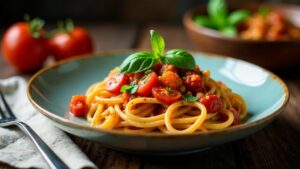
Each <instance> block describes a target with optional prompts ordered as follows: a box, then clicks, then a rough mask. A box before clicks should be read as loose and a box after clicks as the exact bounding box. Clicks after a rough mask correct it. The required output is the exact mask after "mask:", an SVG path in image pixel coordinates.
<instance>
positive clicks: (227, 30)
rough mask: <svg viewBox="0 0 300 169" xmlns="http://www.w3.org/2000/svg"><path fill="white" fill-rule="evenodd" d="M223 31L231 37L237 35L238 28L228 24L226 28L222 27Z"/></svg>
mask: <svg viewBox="0 0 300 169" xmlns="http://www.w3.org/2000/svg"><path fill="white" fill-rule="evenodd" d="M221 32H222V33H223V34H224V35H226V36H230V37H235V36H237V30H236V28H235V27H234V26H227V27H225V28H224V29H222V30H221Z"/></svg>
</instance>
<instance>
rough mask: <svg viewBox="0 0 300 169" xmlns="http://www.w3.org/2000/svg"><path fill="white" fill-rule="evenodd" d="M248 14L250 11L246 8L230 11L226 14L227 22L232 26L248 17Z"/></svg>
mask: <svg viewBox="0 0 300 169" xmlns="http://www.w3.org/2000/svg"><path fill="white" fill-rule="evenodd" d="M249 16H250V12H249V11H248V10H237V11H234V12H232V13H231V14H230V15H229V16H228V23H229V24H230V25H232V26H235V25H237V24H239V23H241V22H242V21H244V20H246V19H248V18H249Z"/></svg>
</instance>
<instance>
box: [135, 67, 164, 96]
mask: <svg viewBox="0 0 300 169" xmlns="http://www.w3.org/2000/svg"><path fill="white" fill-rule="evenodd" d="M158 83H159V81H158V77H157V75H156V73H155V72H152V73H150V74H148V75H146V77H145V78H144V79H141V80H140V81H139V82H138V86H139V88H138V90H137V93H138V94H139V95H141V96H149V95H150V94H151V90H152V88H153V87H154V86H156V85H157V84H158Z"/></svg>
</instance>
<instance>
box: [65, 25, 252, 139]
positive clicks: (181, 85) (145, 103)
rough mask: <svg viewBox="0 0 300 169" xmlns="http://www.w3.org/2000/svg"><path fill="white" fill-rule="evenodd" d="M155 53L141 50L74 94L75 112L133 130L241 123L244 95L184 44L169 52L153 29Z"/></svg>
mask: <svg viewBox="0 0 300 169" xmlns="http://www.w3.org/2000/svg"><path fill="white" fill-rule="evenodd" d="M150 35H151V45H152V49H153V52H136V53H134V54H132V55H130V56H128V57H127V58H126V59H125V60H124V61H123V63H122V64H121V65H120V66H119V67H116V68H114V69H113V70H111V71H110V72H109V74H108V76H107V77H105V78H104V79H103V80H102V81H100V82H97V83H95V84H92V85H91V86H90V87H89V88H88V89H87V91H86V93H85V94H84V95H74V96H73V97H72V99H71V102H70V111H71V113H72V114H73V115H75V116H81V117H85V118H86V119H87V120H88V121H89V122H90V125H91V126H92V127H95V128H102V129H115V130H123V131H125V132H132V133H147V132H162V133H166V134H177V133H178V134H190V133H195V132H205V131H208V130H219V129H224V128H228V127H230V126H234V125H238V124H239V123H240V121H241V120H242V119H244V118H245V117H246V116H247V108H246V104H245V102H244V100H243V98H242V97H241V96H240V95H238V94H236V93H234V92H232V90H231V89H230V88H228V87H227V86H226V85H225V84H224V83H222V82H221V81H215V80H213V79H212V78H211V77H210V71H209V70H201V69H200V67H199V66H198V65H197V64H196V63H195V60H194V58H193V56H192V55H191V54H189V53H188V52H186V51H184V50H182V49H173V50H170V51H168V52H166V53H165V52H164V47H165V44H164V40H163V38H162V37H161V36H160V35H159V34H158V33H157V32H155V31H153V30H151V31H150Z"/></svg>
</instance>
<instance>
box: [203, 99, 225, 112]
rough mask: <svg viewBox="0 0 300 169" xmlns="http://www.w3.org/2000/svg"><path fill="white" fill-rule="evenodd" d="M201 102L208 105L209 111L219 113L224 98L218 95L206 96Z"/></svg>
mask: <svg viewBox="0 0 300 169" xmlns="http://www.w3.org/2000/svg"><path fill="white" fill-rule="evenodd" d="M200 102H201V103H202V104H204V106H205V107H206V110H207V113H219V112H220V111H221V109H222V100H221V99H220V98H219V97H218V96H216V95H208V96H204V97H202V98H200Z"/></svg>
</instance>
